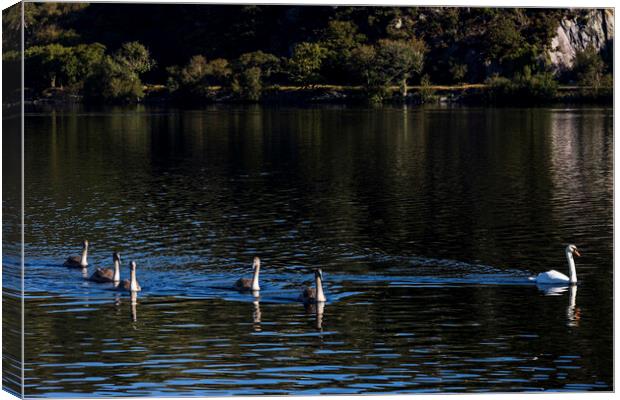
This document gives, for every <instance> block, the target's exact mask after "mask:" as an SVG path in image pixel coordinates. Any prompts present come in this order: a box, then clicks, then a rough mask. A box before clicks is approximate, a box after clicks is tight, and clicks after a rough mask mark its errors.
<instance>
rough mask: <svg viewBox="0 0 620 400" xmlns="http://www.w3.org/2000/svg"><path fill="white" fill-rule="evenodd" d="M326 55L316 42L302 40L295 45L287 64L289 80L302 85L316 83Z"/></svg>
mask: <svg viewBox="0 0 620 400" xmlns="http://www.w3.org/2000/svg"><path fill="white" fill-rule="evenodd" d="M326 56H327V50H326V49H325V48H324V47H322V46H321V45H320V44H318V43H308V42H302V43H298V44H297V45H295V47H294V48H293V55H292V56H291V58H290V59H289V60H288V64H287V70H288V73H289V76H290V78H291V80H293V82H296V83H299V84H302V85H311V84H314V83H317V82H318V81H319V79H320V78H321V76H320V75H319V71H320V69H321V64H322V63H323V59H325V57H326Z"/></svg>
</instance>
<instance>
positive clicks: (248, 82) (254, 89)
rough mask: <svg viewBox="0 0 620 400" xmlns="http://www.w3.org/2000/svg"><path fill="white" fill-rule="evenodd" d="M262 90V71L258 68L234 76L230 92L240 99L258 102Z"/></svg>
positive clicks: (251, 68)
mask: <svg viewBox="0 0 620 400" xmlns="http://www.w3.org/2000/svg"><path fill="white" fill-rule="evenodd" d="M262 90H263V83H262V71H261V69H260V68H259V67H250V68H248V69H245V70H243V71H241V72H240V73H239V74H238V75H236V76H235V79H234V80H233V83H232V91H233V93H235V94H236V95H237V96H239V97H240V98H242V99H245V100H250V101H258V100H259V99H260V97H261V94H262Z"/></svg>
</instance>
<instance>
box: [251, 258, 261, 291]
mask: <svg viewBox="0 0 620 400" xmlns="http://www.w3.org/2000/svg"><path fill="white" fill-rule="evenodd" d="M259 273H260V263H257V264H255V265H254V275H253V276H252V290H260V286H259V284H258V274H259Z"/></svg>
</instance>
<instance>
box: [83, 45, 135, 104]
mask: <svg viewBox="0 0 620 400" xmlns="http://www.w3.org/2000/svg"><path fill="white" fill-rule="evenodd" d="M84 90H85V95H86V96H87V97H88V98H90V99H101V100H104V101H112V102H131V101H137V100H140V99H142V97H143V96H144V91H143V89H142V82H141V81H140V77H139V76H138V75H137V74H136V73H135V72H134V71H132V70H130V69H129V68H127V65H124V64H121V63H119V62H118V61H117V60H116V59H115V57H112V56H105V57H104V59H103V62H102V63H101V64H100V65H99V67H98V68H97V70H96V71H95V73H94V74H92V75H91V76H90V77H89V78H88V79H87V81H86V82H85V85H84Z"/></svg>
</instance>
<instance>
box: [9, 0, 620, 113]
mask: <svg viewBox="0 0 620 400" xmlns="http://www.w3.org/2000/svg"><path fill="white" fill-rule="evenodd" d="M24 7H25V15H24V22H25V25H24V29H25V39H26V40H25V46H26V53H25V56H26V57H27V58H26V75H25V77H26V86H27V87H29V88H30V89H33V91H34V92H35V93H36V92H40V91H43V90H45V89H46V88H47V87H49V86H56V87H62V88H63V90H72V91H76V92H78V93H79V92H81V91H82V90H83V88H84V84H85V82H86V81H90V83H89V85H90V86H89V87H90V88H92V87H93V84H92V76H93V74H95V73H96V74H97V75H98V76H99V77H102V78H106V79H110V81H109V82H107V83H105V82H102V83H100V84H99V85H100V86H105V85H111V81H114V84H113V85H111V86H113V87H115V88H116V89H114V90H113V88H111V87H108V89H109V90H107V91H105V93H108V94H109V95H111V96H112V97H115V98H116V97H119V94H121V93H132V94H131V95H120V98H125V99H127V98H139V97H140V96H141V94H140V93H139V92H140V91H141V80H143V79H148V80H149V82H151V83H162V82H164V81H166V80H167V87H168V89H169V92H170V93H172V94H173V95H174V97H177V98H184V97H188V98H192V99H197V98H198V99H204V98H205V96H208V95H210V94H211V93H213V86H221V87H222V88H223V89H224V90H225V91H228V90H232V91H233V92H234V93H235V94H236V95H237V96H238V97H240V98H244V99H256V98H260V96H261V93H262V91H263V89H264V88H265V87H267V86H270V87H273V86H274V85H277V84H285V83H289V82H294V83H296V84H299V85H302V86H311V85H313V84H316V83H319V82H324V83H328V84H339V85H358V84H360V83H361V84H362V85H363V86H364V89H365V90H366V92H367V94H368V97H369V98H371V99H374V100H376V101H382V100H383V99H385V98H386V97H388V96H389V95H390V93H391V92H392V88H393V87H394V86H398V87H400V92H401V96H406V95H407V84H408V82H410V81H412V80H417V79H418V77H420V76H422V75H427V76H428V80H429V81H432V82H435V83H437V84H453V83H463V82H472V83H476V82H484V81H485V80H486V79H488V78H489V77H491V78H490V79H489V81H490V82H495V83H497V82H499V81H497V79H499V78H492V77H494V76H504V77H506V78H508V79H509V80H511V81H512V82H513V83H512V84H511V85H507V84H506V85H503V84H502V85H503V86H502V85H500V86H501V87H502V88H504V86H505V87H506V88H507V87H508V86H510V87H511V89H510V90H508V89H506V90H508V91H515V90H518V91H522V93H530V92H532V93H538V94H536V96H542V97H545V96H547V95H546V94H544V93H545V92H548V91H549V90H551V89H552V86H553V85H552V84H551V83H550V82H549V79H550V78H548V70H549V68H548V66H547V60H546V55H547V53H548V50H550V47H551V40H552V38H553V37H554V36H555V34H556V30H557V27H558V24H559V22H560V21H561V20H562V18H566V17H569V18H577V17H583V16H585V15H589V13H590V11H575V10H573V11H571V10H563V9H544V8H528V9H524V8H481V7H461V8H457V7H445V8H437V7H434V8H430V7H362V6H339V7H331V6H315V7H299V6H278V7H274V6H264V5H231V6H226V7H221V6H205V5H191V4H182V5H181V4H180V5H175V6H162V5H156V4H141V5H139V6H133V5H127V6H123V12H122V13H119V12H118V7H117V6H111V5H108V4H103V3H101V4H100V3H92V4H88V3H53V2H52V3H50V2H44V3H25V5H24ZM20 30H21V14H20V7H11V8H9V9H7V10H5V11H4V12H3V31H4V32H5V35H4V36H3V45H4V48H5V49H7V50H17V49H16V48H15V47H14V46H13V47H11V45H12V44H14V42H15V43H17V42H18V40H19V38H20V36H21V34H20ZM168 32H175V34H174V35H171V34H167V33H168ZM125 40H126V41H128V43H124V44H123V41H125ZM138 41H139V42H138ZM96 43H101V44H99V45H96V46H99V47H96V46H95V44H96ZM147 47H148V50H147ZM612 47H613V46H611V44H607V46H606V47H605V48H604V50H603V53H602V55H603V65H604V68H603V70H602V71H601V69H600V64H599V63H598V59H596V58H595V57H593V56H591V55H588V54H585V55H580V56H578V57H580V60H577V61H576V69H575V70H574V76H575V78H576V79H577V80H578V81H579V82H580V83H582V84H583V85H584V86H588V87H590V88H594V89H593V90H594V91H607V90H608V88H609V87H610V86H609V82H611V81H612V78H611V76H608V75H606V74H609V73H611V71H612V62H613V53H612ZM106 48H108V49H118V50H117V51H116V52H114V53H106V52H105V49H106ZM586 53H587V52H586ZM11 54H13V53H7V54H6V55H4V57H3V59H5V60H6V61H10V59H11V57H13V58H15V55H14V54H13V55H11ZM195 55H200V56H197V57H198V58H194V57H193V56H195ZM107 57H109V58H110V59H108V58H107ZM199 57H202V58H199ZM155 59H157V63H155V61H154V60H155ZM187 60H189V61H187ZM185 62H187V63H186V64H185V65H184V64H183V63H185ZM577 75H579V78H577ZM136 78H137V79H136ZM137 82H140V84H138V83H137ZM500 83H501V82H500ZM95 86H96V85H95ZM138 87H140V89H138ZM517 87H518V88H519V89H515V88H517ZM127 88H131V90H129V89H127ZM496 89H497V90H496V92H497V93H502V91H503V90H504V89H501V90H500V89H499V88H496ZM101 93H104V91H102V92H101ZM136 94H138V96H134V95H136ZM88 95H89V96H93V97H96V96H97V93H96V92H94V91H90V92H89V93H88ZM100 97H101V95H100Z"/></svg>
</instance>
